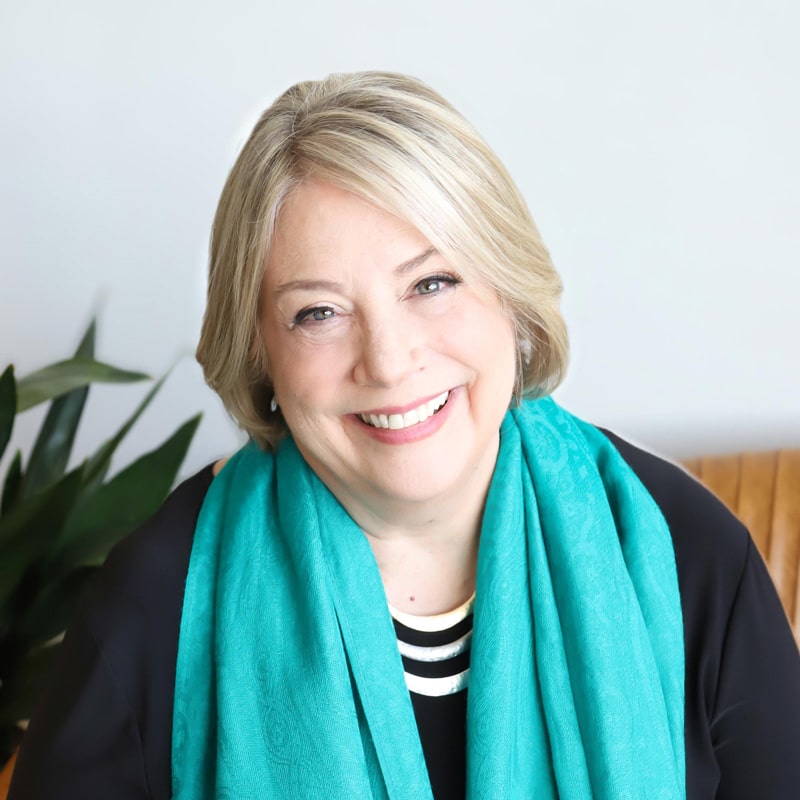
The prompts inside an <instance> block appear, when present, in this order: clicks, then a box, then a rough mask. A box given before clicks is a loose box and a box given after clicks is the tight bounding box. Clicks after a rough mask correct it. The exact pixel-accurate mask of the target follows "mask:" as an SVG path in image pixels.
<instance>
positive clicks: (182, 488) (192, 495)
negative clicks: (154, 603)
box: [87, 465, 213, 617]
mask: <svg viewBox="0 0 800 800" xmlns="http://www.w3.org/2000/svg"><path fill="white" fill-rule="evenodd" d="M212 479H213V473H212V467H211V466H210V465H209V466H207V467H205V468H204V469H202V470H201V471H200V472H198V473H196V474H195V475H193V476H192V477H190V478H188V479H187V480H186V481H184V482H183V483H181V484H180V485H179V486H178V487H177V488H175V489H174V490H173V491H172V493H171V494H170V495H169V497H167V499H166V500H165V501H164V503H163V505H162V506H161V508H160V509H159V510H158V511H157V512H156V513H155V514H154V515H153V516H152V517H151V518H150V519H149V520H147V522H145V523H144V524H143V525H142V526H141V527H140V528H138V529H137V530H136V531H135V532H134V533H132V534H131V535H130V536H127V537H126V538H125V539H123V540H122V541H121V542H120V543H119V544H118V545H117V546H116V547H115V548H114V549H113V550H112V551H111V553H110V554H109V556H108V558H107V559H106V563H105V564H104V565H103V568H102V570H100V573H99V575H98V579H97V580H96V581H95V584H94V586H93V589H92V591H91V597H90V599H89V601H88V603H87V606H88V608H87V611H88V612H89V613H90V615H91V616H93V617H94V616H102V611H103V608H104V606H105V603H98V599H99V597H98V595H99V596H100V597H102V598H103V600H104V601H106V602H107V601H109V600H116V601H117V602H126V601H127V602H131V603H132V604H134V605H139V604H140V602H141V601H144V600H147V602H148V603H149V602H151V600H152V595H153V593H154V591H155V592H158V591H169V590H170V589H172V588H176V589H177V590H178V595H179V596H181V595H182V590H183V581H184V579H185V577H186V571H187V568H188V563H189V556H190V554H191V549H192V540H193V537H194V529H195V525H196V523H197V518H198V515H199V513H200V508H201V506H202V504H203V500H204V498H205V495H206V492H207V491H208V488H209V486H210V485H211V481H212ZM93 612H96V613H93Z"/></svg>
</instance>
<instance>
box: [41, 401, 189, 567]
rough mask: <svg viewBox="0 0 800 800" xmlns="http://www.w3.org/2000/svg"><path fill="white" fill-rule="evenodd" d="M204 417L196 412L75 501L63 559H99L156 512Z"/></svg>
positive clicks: (63, 542)
mask: <svg viewBox="0 0 800 800" xmlns="http://www.w3.org/2000/svg"><path fill="white" fill-rule="evenodd" d="M200 417H201V415H200V414H198V415H197V416H195V417H192V418H191V419H190V420H188V421H187V422H185V423H184V424H183V425H181V427H180V428H178V430H177V431H176V432H175V433H174V434H172V436H170V438H169V439H167V441H166V442H164V443H163V444H162V445H161V446H160V447H158V448H157V449H155V450H152V451H150V452H149V453H146V454H145V455H143V456H142V457H141V458H139V459H137V460H136V461H134V462H133V464H131V465H130V466H129V467H127V468H126V469H124V470H122V472H120V473H119V474H118V475H116V476H115V477H114V478H113V479H112V480H111V481H109V482H108V483H107V484H105V486H101V487H100V488H99V489H98V490H97V491H96V492H95V493H94V494H92V495H90V496H89V497H87V498H85V500H84V501H82V502H81V503H80V504H78V505H76V507H75V509H74V511H73V513H72V514H70V517H69V519H68V520H67V524H66V527H65V529H64V534H63V538H62V540H61V545H62V547H63V549H61V548H59V552H58V553H57V555H56V559H57V561H58V562H60V563H61V564H64V565H70V566H74V565H78V564H82V565H93V564H97V563H99V562H100V561H101V560H102V559H103V558H105V556H106V554H107V553H108V551H109V550H110V549H111V547H113V545H114V544H116V543H117V542H118V541H119V540H120V539H121V538H122V537H123V536H125V535H126V534H128V533H130V532H131V531H132V530H134V529H135V528H137V527H138V526H139V525H141V524H142V523H143V522H144V521H145V520H147V519H148V518H149V517H151V516H152V515H153V514H155V512H156V511H157V510H158V509H159V507H160V506H161V504H162V503H163V502H164V500H165V498H166V496H167V494H168V493H169V490H170V488H171V487H172V484H173V483H174V481H175V476H176V474H177V472H178V469H179V467H180V465H181V462H182V461H183V459H184V456H185V455H186V451H187V450H188V449H189V444H190V443H191V441H192V437H193V436H194V433H195V431H196V430H197V426H198V424H199V423H200Z"/></svg>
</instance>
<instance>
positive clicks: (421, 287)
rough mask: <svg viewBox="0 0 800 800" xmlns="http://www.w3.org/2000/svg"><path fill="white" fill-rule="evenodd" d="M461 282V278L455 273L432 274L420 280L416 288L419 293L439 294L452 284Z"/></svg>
mask: <svg viewBox="0 0 800 800" xmlns="http://www.w3.org/2000/svg"><path fill="white" fill-rule="evenodd" d="M459 283H461V278H458V277H456V276H455V275H430V276H429V277H427V278H423V279H422V280H421V281H419V282H418V283H417V284H416V285H415V286H414V289H415V290H416V292H417V294H439V292H441V291H443V290H444V289H447V288H449V287H451V286H455V285H457V284H459Z"/></svg>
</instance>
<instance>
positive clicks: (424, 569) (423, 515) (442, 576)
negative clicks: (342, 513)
mask: <svg viewBox="0 0 800 800" xmlns="http://www.w3.org/2000/svg"><path fill="white" fill-rule="evenodd" d="M498 445H499V440H498ZM496 459H497V450H496V449H494V450H493V451H492V452H490V453H489V454H487V458H486V459H484V460H482V463H479V464H477V465H476V466H475V468H474V469H473V470H472V471H470V472H469V473H467V474H466V475H465V476H464V478H465V479H464V481H463V482H462V483H461V484H460V486H459V487H458V490H457V491H455V492H453V493H451V494H448V496H446V497H435V498H430V499H428V500H425V501H419V500H415V501H404V500H402V499H397V498H387V497H378V498H371V497H364V496H363V495H360V496H354V495H353V494H352V493H350V492H348V491H347V487H336V486H330V485H329V488H330V489H331V491H332V492H333V494H334V495H336V497H337V499H338V500H339V502H340V503H342V505H343V506H344V507H345V508H346V509H347V511H348V513H349V514H350V516H351V517H352V518H353V519H354V520H355V521H356V523H357V524H358V525H359V527H360V528H361V529H362V530H363V531H364V533H365V535H366V537H367V539H368V541H369V543H370V546H371V547H372V552H373V554H374V556H375V560H376V562H377V564H378V568H379V570H380V573H381V577H382V579H383V585H384V590H385V592H386V597H387V599H388V601H389V603H391V605H393V606H394V607H395V608H398V609H399V610H400V611H405V612H407V613H410V614H422V615H430V614H441V613H444V612H445V611H450V610H451V609H453V608H456V607H457V606H459V605H460V604H462V603H463V602H464V601H465V600H467V599H468V598H469V597H470V596H471V595H472V593H473V592H474V591H475V576H476V571H477V561H478V544H479V540H480V529H481V522H482V520H483V510H484V506H485V503H486V496H487V494H488V492H489V485H490V483H491V479H492V474H493V472H494V465H495V462H496ZM337 488H338V489H339V491H337Z"/></svg>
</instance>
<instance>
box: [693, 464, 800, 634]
mask: <svg viewBox="0 0 800 800" xmlns="http://www.w3.org/2000/svg"><path fill="white" fill-rule="evenodd" d="M684 466H685V467H686V469H688V470H689V472H691V473H692V474H693V475H695V476H696V477H697V478H699V479H700V481H701V482H702V483H703V484H705V485H706V486H707V487H708V488H709V489H711V491H712V492H714V494H716V495H717V497H719V499H720V500H722V502H723V503H725V505H726V506H728V508H729V509H730V510H731V511H732V512H733V513H734V514H736V516H737V517H739V519H740V520H741V521H742V522H743V523H744V524H745V525H746V526H747V528H748V529H749V531H750V533H751V535H752V537H753V539H754V541H755V543H756V546H757V547H758V549H759V551H760V552H761V555H762V557H763V559H764V561H765V562H766V565H767V568H768V569H769V572H770V575H772V580H773V581H774V582H775V586H776V587H777V589H778V594H779V595H780V598H781V602H782V603H783V607H784V609H785V610H786V615H787V616H788V618H789V622H790V623H791V625H792V629H793V631H794V635H795V639H796V640H797V642H798V644H799V645H800V580H799V579H798V578H799V577H800V450H770V451H768V452H764V453H739V454H737V455H731V456H713V457H705V458H696V459H691V460H689V461H685V462H684Z"/></svg>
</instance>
